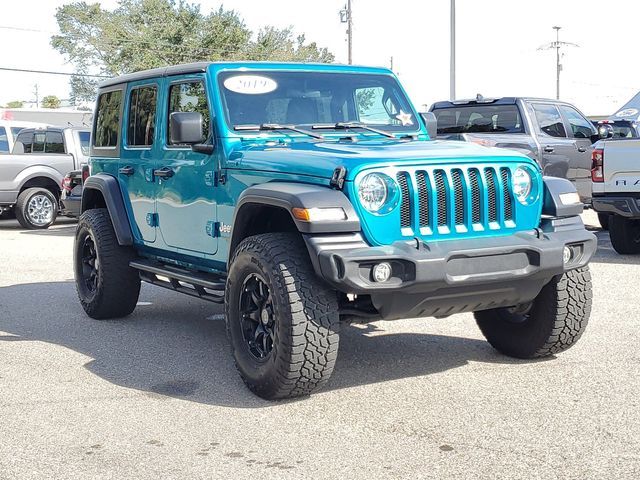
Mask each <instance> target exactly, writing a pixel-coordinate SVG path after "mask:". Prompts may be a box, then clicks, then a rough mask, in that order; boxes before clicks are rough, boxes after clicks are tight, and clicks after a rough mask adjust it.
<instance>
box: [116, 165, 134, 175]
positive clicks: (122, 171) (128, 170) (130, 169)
mask: <svg viewBox="0 0 640 480" xmlns="http://www.w3.org/2000/svg"><path fill="white" fill-rule="evenodd" d="M134 171H135V170H134V169H133V167H132V166H131V165H127V166H126V167H122V168H119V169H118V173H120V174H122V175H126V176H127V177H130V176H131V175H133V172H134Z"/></svg>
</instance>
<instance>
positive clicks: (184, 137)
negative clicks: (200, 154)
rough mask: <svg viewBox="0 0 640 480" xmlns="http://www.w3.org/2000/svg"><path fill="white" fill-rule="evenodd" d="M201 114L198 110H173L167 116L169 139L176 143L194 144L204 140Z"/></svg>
mask: <svg viewBox="0 0 640 480" xmlns="http://www.w3.org/2000/svg"><path fill="white" fill-rule="evenodd" d="M202 124H203V119H202V114H201V113H199V112H173V113H172V114H171V115H170V116H169V130H170V132H171V137H170V141H171V143H172V144H177V145H194V144H197V143H202V142H204V140H205V138H204V137H203V135H202Z"/></svg>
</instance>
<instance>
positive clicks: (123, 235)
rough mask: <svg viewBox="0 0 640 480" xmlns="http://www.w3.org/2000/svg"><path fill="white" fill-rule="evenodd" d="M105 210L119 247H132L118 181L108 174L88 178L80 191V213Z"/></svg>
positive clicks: (129, 229)
mask: <svg viewBox="0 0 640 480" xmlns="http://www.w3.org/2000/svg"><path fill="white" fill-rule="evenodd" d="M97 208H106V210H107V212H108V213H109V217H110V218H111V224H112V225H113V229H114V231H115V234H116V238H117V239H118V244H119V245H133V233H132V230H131V224H130V223H129V215H128V214H127V210H126V208H125V206H124V201H123V197H122V192H121V191H120V185H119V183H118V180H117V179H116V178H115V177H113V176H111V175H108V174H104V173H99V174H97V175H92V176H90V177H89V178H88V179H87V181H86V182H85V183H84V188H83V190H82V201H81V212H85V211H86V210H93V209H97Z"/></svg>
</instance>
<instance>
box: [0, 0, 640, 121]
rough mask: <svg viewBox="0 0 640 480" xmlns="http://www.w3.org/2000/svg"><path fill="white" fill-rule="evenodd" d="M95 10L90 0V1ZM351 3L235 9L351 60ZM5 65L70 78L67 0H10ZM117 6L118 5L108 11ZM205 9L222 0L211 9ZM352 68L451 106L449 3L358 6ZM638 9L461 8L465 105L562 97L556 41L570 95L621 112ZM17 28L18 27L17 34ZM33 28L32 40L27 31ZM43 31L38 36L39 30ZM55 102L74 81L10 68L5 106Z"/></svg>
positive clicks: (637, 5) (534, 3)
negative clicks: (384, 69) (383, 71)
mask: <svg viewBox="0 0 640 480" xmlns="http://www.w3.org/2000/svg"><path fill="white" fill-rule="evenodd" d="M87 1H88V3H90V0H87ZM345 1H346V0H315V1H312V0H269V1H265V0H226V1H225V2H224V3H223V5H224V7H225V8H227V9H234V10H236V11H237V12H238V13H240V15H241V16H242V17H243V18H244V20H245V22H246V24H247V26H248V27H249V28H251V29H252V30H254V31H257V30H258V29H259V28H260V27H261V26H263V25H274V26H277V27H281V28H282V27H288V26H292V27H293V30H294V31H295V32H296V33H304V34H305V35H306V37H307V39H308V40H310V41H315V42H317V43H318V45H320V46H325V47H328V48H329V50H330V51H331V52H332V53H334V54H335V56H336V60H337V61H338V62H341V63H346V62H347V42H346V33H345V30H346V28H345V25H344V24H341V23H340V19H339V11H340V9H341V8H343V6H344V3H345ZM2 3H3V5H2V10H3V15H2V16H1V17H0V45H2V47H0V52H2V53H1V54H0V67H5V68H7V67H8V68H23V69H37V70H54V71H65V72H72V71H73V66H72V65H70V64H68V63H66V61H65V58H64V57H63V56H62V55H60V54H58V53H57V52H56V51H55V50H53V49H52V48H51V46H50V45H49V38H50V36H51V35H52V34H53V33H55V32H56V31H57V24H56V21H55V17H54V15H55V11H56V8H57V7H59V6H61V5H63V4H64V3H69V2H68V1H67V2H65V1H59V0H20V1H8V0H4V1H3V2H2ZM100 3H101V5H102V6H103V7H105V8H112V7H114V6H115V5H116V4H117V1H116V0H106V1H105V0H103V1H101V2H100ZM192 3H199V4H200V6H201V9H202V11H204V12H208V11H210V10H212V9H215V8H218V7H219V6H220V4H221V3H222V2H220V1H217V0H203V1H200V2H192ZM352 5H353V21H354V28H353V36H354V47H353V57H354V63H356V64H362V65H377V66H379V65H382V66H389V65H390V59H391V57H393V70H394V71H395V73H396V74H397V75H398V76H399V78H400V80H401V82H402V83H403V85H404V86H405V88H406V89H407V91H408V93H409V96H410V97H411V99H412V100H413V102H414V103H415V104H416V105H417V106H418V108H419V109H422V108H423V105H430V104H431V103H433V102H435V101H438V100H447V99H448V98H449V51H450V50H449V8H450V6H449V5H450V0H393V1H390V0H352ZM638 18H640V1H638V0H615V1H610V2H602V1H601V0H456V32H457V34H456V42H457V48H456V57H457V69H456V77H457V78H456V80H457V82H456V97H457V98H472V97H475V96H476V94H478V93H480V94H482V95H483V96H485V97H502V96H520V95H522V96H536V97H548V98H554V97H555V88H556V58H555V51H553V50H539V49H538V47H540V46H542V45H544V44H548V43H549V42H551V41H553V40H555V31H554V30H553V28H552V27H553V26H556V25H557V26H561V27H562V29H561V31H560V40H561V41H566V42H571V43H574V44H577V45H578V46H576V47H567V48H565V49H564V55H563V58H562V64H563V71H562V74H561V87H560V97H561V99H563V100H566V101H569V102H571V103H573V104H575V105H576V106H577V107H578V108H579V109H580V110H582V111H583V112H584V113H586V114H587V115H609V114H613V113H614V112H616V111H617V110H618V108H619V107H620V106H622V105H623V104H624V103H625V102H626V101H627V100H629V99H630V98H631V97H632V96H633V95H634V94H635V93H636V92H638V91H639V90H640V62H637V61H636V58H637V55H638V54H637V51H636V48H635V47H636V46H637V45H638V42H637V38H636V37H637V34H636V32H637V30H638V22H637V19H638ZM7 27H9V28H7ZM25 29H26V30H30V31H25ZM33 30H36V31H33ZM36 84H37V85H38V94H39V97H40V99H42V97H43V96H46V95H56V96H58V97H59V98H63V99H65V98H68V97H69V86H68V77H63V76H53V75H40V74H31V73H29V74H27V73H15V72H6V71H0V105H4V104H5V103H6V102H8V101H11V100H31V101H32V100H33V99H34V98H35V92H34V90H35V85H36Z"/></svg>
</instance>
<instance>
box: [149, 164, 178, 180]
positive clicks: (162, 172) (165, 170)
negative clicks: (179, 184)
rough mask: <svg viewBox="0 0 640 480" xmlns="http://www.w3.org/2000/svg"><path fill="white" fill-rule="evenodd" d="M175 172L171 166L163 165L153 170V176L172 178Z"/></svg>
mask: <svg viewBox="0 0 640 480" xmlns="http://www.w3.org/2000/svg"><path fill="white" fill-rule="evenodd" d="M174 174H175V172H174V171H173V170H172V169H171V168H169V167H162V168H159V169H158V170H154V171H153V176H154V177H160V178H171V177H173V175H174Z"/></svg>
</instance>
